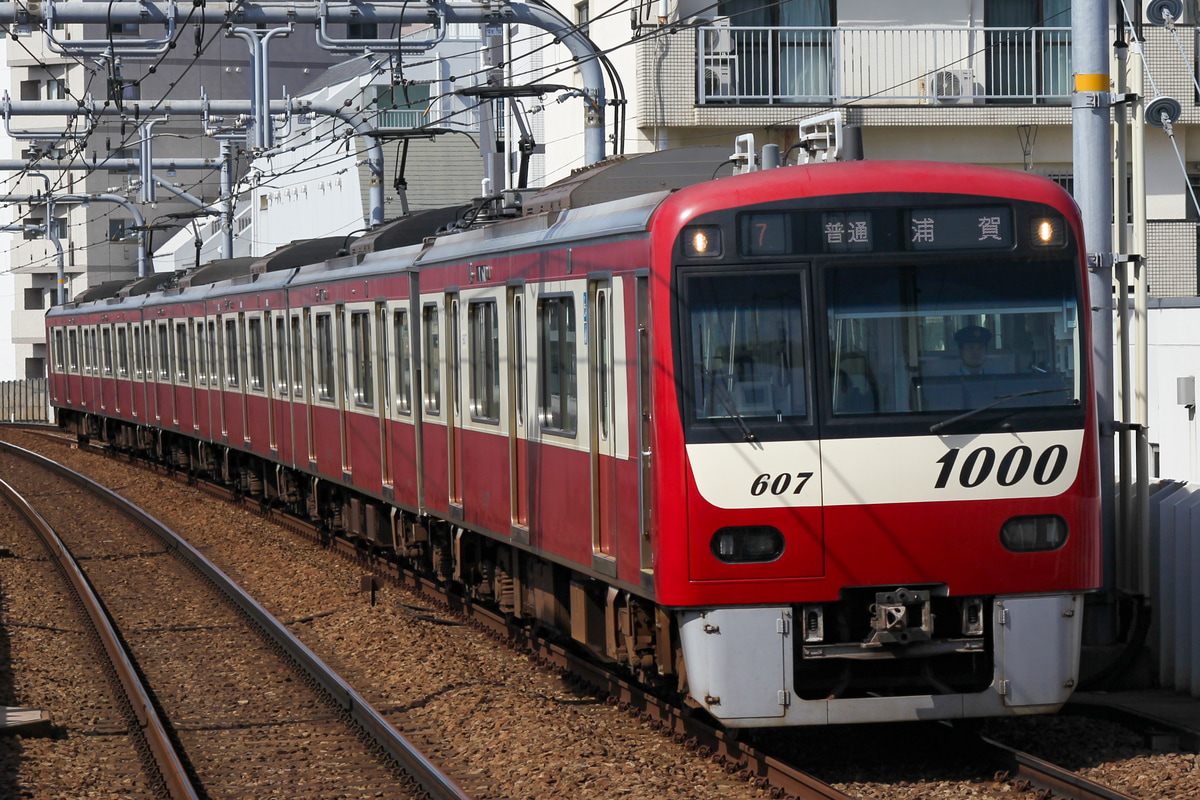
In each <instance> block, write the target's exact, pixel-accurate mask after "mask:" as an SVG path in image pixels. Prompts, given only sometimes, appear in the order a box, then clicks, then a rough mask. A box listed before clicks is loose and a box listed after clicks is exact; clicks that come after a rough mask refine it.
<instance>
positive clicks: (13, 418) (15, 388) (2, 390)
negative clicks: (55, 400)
mask: <svg viewBox="0 0 1200 800" xmlns="http://www.w3.org/2000/svg"><path fill="white" fill-rule="evenodd" d="M0 419H3V421H4V422H49V421H50V401H49V398H48V397H47V396H46V379H45V378H33V379H30V380H26V381H3V382H0Z"/></svg>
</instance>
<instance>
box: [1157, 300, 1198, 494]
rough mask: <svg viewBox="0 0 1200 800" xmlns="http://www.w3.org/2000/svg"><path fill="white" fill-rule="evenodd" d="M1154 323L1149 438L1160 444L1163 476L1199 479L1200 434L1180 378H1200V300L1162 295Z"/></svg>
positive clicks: (1191, 479) (1161, 475) (1189, 479)
mask: <svg viewBox="0 0 1200 800" xmlns="http://www.w3.org/2000/svg"><path fill="white" fill-rule="evenodd" d="M1147 322H1148V326H1149V350H1150V363H1149V397H1148V400H1149V409H1148V410H1149V420H1148V421H1149V425H1150V430H1149V440H1150V442H1151V444H1155V445H1158V453H1159V471H1158V474H1159V476H1160V477H1164V478H1172V479H1175V480H1187V481H1191V482H1193V483H1195V482H1200V465H1198V464H1197V453H1200V434H1198V433H1197V420H1196V414H1195V410H1194V409H1193V410H1192V411H1189V410H1188V409H1187V408H1185V407H1184V406H1181V405H1179V403H1178V402H1177V397H1176V383H1177V379H1178V378H1185V377H1195V378H1197V379H1198V381H1200V304H1197V301H1195V300H1162V301H1160V302H1159V303H1156V307H1155V308H1153V309H1151V311H1150V314H1149V317H1148V321H1147Z"/></svg>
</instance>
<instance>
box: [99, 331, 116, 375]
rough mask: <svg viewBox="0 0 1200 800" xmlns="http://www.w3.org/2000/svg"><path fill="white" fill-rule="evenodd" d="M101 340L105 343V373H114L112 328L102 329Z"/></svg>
mask: <svg viewBox="0 0 1200 800" xmlns="http://www.w3.org/2000/svg"><path fill="white" fill-rule="evenodd" d="M100 338H101V341H102V342H103V343H104V350H103V353H104V374H105V375H112V374H113V349H112V328H109V327H107V326H106V327H105V328H104V329H103V330H102V331H101V337H100Z"/></svg>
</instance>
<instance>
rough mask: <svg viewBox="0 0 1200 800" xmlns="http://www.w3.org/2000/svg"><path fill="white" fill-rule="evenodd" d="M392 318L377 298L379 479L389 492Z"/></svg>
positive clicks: (390, 481)
mask: <svg viewBox="0 0 1200 800" xmlns="http://www.w3.org/2000/svg"><path fill="white" fill-rule="evenodd" d="M389 318H390V314H389V311H388V307H387V303H385V302H383V301H382V300H380V301H376V303H375V352H376V353H377V354H378V356H377V358H376V360H375V363H377V364H378V365H379V369H378V370H376V371H375V396H376V397H377V398H379V482H380V484H381V485H382V487H383V491H384V493H385V494H386V493H387V492H389V491H391V490H392V489H393V483H392V443H391V441H389V439H388V423H389V421H390V420H391V418H392V416H393V414H394V413H395V405H394V404H393V403H392V402H391V400H390V395H389V394H388V391H389V389H390V388H391V385H392V382H391V374H392V354H391V352H390V349H389V348H388V320H389Z"/></svg>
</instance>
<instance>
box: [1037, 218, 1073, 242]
mask: <svg viewBox="0 0 1200 800" xmlns="http://www.w3.org/2000/svg"><path fill="white" fill-rule="evenodd" d="M1030 238H1031V239H1032V240H1033V244H1034V245H1035V246H1037V247H1062V246H1063V245H1064V244H1066V241H1067V237H1066V228H1065V227H1064V226H1063V221H1062V219H1060V218H1058V217H1038V218H1037V219H1034V220H1033V223H1032V224H1031V231H1030Z"/></svg>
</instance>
